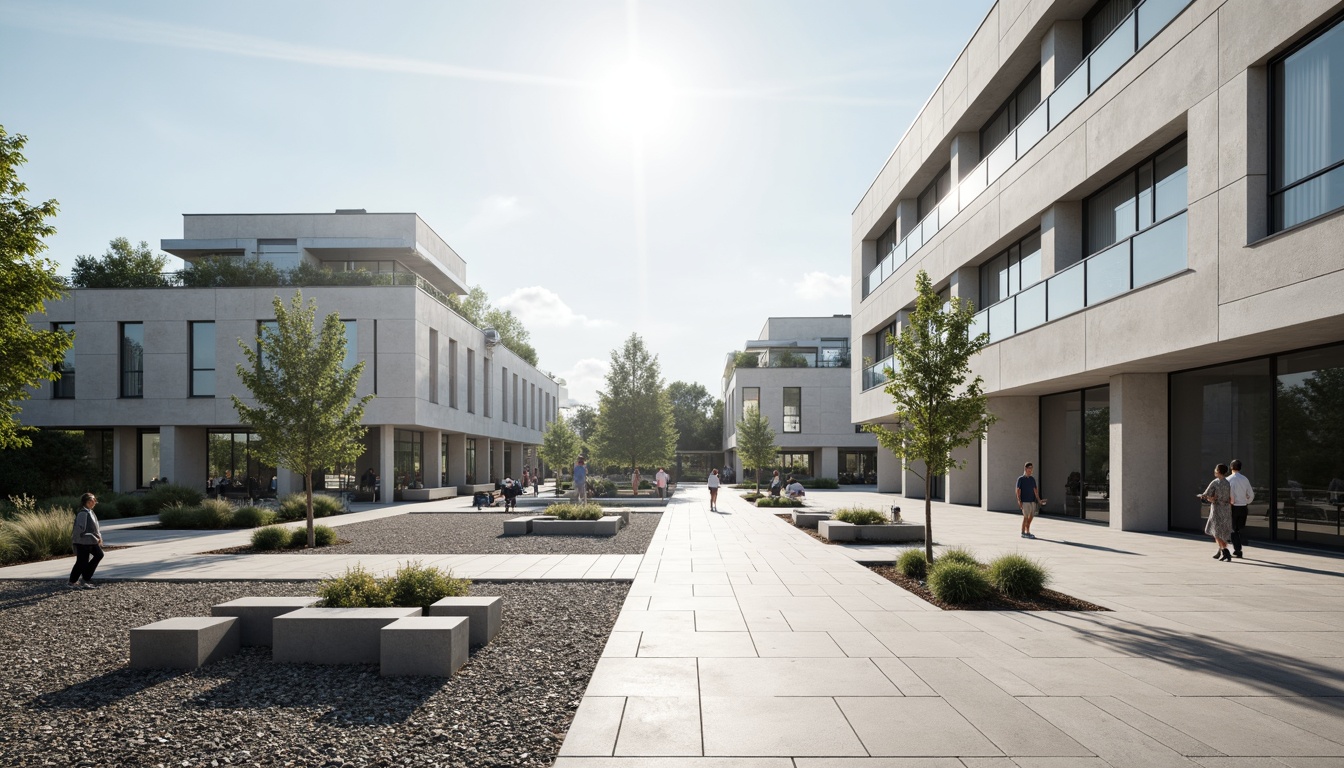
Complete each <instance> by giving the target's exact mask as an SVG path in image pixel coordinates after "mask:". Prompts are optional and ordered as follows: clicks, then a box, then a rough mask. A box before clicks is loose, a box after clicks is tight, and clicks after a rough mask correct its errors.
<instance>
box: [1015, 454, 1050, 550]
mask: <svg viewBox="0 0 1344 768" xmlns="http://www.w3.org/2000/svg"><path fill="white" fill-rule="evenodd" d="M1031 473H1032V464H1031V462H1030V461H1028V462H1027V463H1026V466H1024V467H1023V468H1022V476H1021V477H1019V478H1017V508H1018V509H1020V510H1022V538H1024V539H1034V538H1036V537H1035V536H1033V535H1032V533H1031V521H1032V520H1034V519H1035V518H1036V512H1037V511H1039V510H1040V508H1041V505H1042V504H1044V503H1045V499H1042V498H1041V489H1040V488H1038V487H1037V486H1036V478H1034V477H1032V476H1031Z"/></svg>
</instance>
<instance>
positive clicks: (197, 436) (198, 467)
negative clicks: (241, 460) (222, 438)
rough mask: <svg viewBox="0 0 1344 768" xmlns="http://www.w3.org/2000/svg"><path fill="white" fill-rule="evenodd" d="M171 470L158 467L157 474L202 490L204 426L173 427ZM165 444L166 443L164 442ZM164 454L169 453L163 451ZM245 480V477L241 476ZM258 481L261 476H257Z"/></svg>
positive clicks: (205, 470) (204, 459)
mask: <svg viewBox="0 0 1344 768" xmlns="http://www.w3.org/2000/svg"><path fill="white" fill-rule="evenodd" d="M172 429H173V431H174V432H175V433H176V434H175V435H174V438H173V451H172V454H171V457H172V471H171V472H169V471H168V470H165V469H160V471H159V475H161V476H163V477H167V478H168V480H169V481H171V482H173V483H178V484H180V485H189V486H191V487H193V488H198V489H200V490H202V491H204V490H205V486H206V480H207V477H206V475H207V474H209V468H208V467H207V466H206V455H205V452H206V436H205V428H204V427H173V428H172ZM165 445H166V444H165ZM164 455H165V456H168V455H170V454H168V453H166V452H165V453H164ZM241 479H242V480H243V481H246V480H247V478H241ZM257 481H258V482H260V481H261V478H257Z"/></svg>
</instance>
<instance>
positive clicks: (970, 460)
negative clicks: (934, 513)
mask: <svg viewBox="0 0 1344 768" xmlns="http://www.w3.org/2000/svg"><path fill="white" fill-rule="evenodd" d="M980 450H981V449H980V441H979V440H976V441H975V442H973V443H971V444H970V445H968V446H966V447H965V448H958V449H957V450H955V451H953V452H952V458H953V459H954V460H956V461H964V462H966V466H965V467H963V468H962V469H954V470H952V471H951V472H948V473H947V489H946V497H947V503H949V504H969V505H971V506H975V507H978V506H980V478H981V473H980Z"/></svg>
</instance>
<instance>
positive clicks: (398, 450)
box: [392, 429, 425, 491]
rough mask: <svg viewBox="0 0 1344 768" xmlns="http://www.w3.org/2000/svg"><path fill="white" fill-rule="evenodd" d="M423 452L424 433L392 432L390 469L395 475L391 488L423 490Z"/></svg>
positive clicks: (403, 430) (410, 431)
mask: <svg viewBox="0 0 1344 768" xmlns="http://www.w3.org/2000/svg"><path fill="white" fill-rule="evenodd" d="M424 451H425V433H424V432H420V431H418V430H413V429H397V430H393V432H392V468H393V470H394V471H395V473H396V478H395V483H396V484H395V485H394V486H393V488H395V489H396V490H398V491H400V490H401V489H403V488H423V487H424V481H425V478H424V475H422V474H421V468H422V464H421V459H422V458H423V456H424Z"/></svg>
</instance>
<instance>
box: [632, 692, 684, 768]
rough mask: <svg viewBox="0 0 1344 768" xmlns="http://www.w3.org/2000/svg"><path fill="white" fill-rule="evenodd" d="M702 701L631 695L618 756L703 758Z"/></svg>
mask: <svg viewBox="0 0 1344 768" xmlns="http://www.w3.org/2000/svg"><path fill="white" fill-rule="evenodd" d="M701 750H702V748H701V743H700V699H699V697H697V696H688V697H680V698H678V697H649V696H631V697H629V698H627V699H626V700H625V713H624V715H623V716H622V718H621V732H620V735H619V736H618V737H617V739H616V752H615V754H616V755H617V756H647V755H654V756H665V755H695V756H698V755H700V754H701V753H702V752H701Z"/></svg>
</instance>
